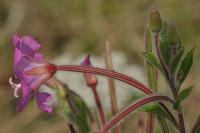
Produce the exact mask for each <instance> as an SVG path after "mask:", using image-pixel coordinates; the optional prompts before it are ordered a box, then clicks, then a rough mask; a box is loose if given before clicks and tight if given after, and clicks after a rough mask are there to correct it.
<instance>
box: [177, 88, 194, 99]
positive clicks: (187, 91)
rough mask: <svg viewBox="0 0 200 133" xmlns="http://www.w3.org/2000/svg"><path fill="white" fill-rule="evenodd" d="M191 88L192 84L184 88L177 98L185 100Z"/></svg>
mask: <svg viewBox="0 0 200 133" xmlns="http://www.w3.org/2000/svg"><path fill="white" fill-rule="evenodd" d="M192 89H193V86H190V87H188V88H186V89H184V90H182V91H181V92H180V94H179V96H178V98H179V99H180V100H181V101H182V100H185V99H186V98H187V97H188V96H189V95H190V93H191V92H192Z"/></svg>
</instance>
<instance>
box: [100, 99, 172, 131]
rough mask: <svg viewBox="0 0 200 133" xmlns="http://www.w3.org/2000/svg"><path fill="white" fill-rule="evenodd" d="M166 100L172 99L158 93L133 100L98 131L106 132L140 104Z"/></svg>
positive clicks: (170, 100)
mask: <svg viewBox="0 0 200 133" xmlns="http://www.w3.org/2000/svg"><path fill="white" fill-rule="evenodd" d="M161 100H163V101H168V102H171V103H173V100H172V99H170V98H169V97H167V96H160V95H151V96H148V97H145V98H142V99H140V100H138V101H136V102H134V103H133V104H132V105H130V106H128V107H127V108H125V109H124V110H123V111H122V112H120V113H119V114H117V115H116V116H114V117H113V118H112V119H111V120H110V121H109V122H107V124H106V125H105V126H104V127H103V128H102V129H101V130H100V133H106V132H107V131H108V130H109V129H110V128H112V127H113V126H114V125H115V124H116V123H118V122H119V121H120V120H122V119H124V118H125V117H126V116H127V115H128V114H130V113H131V112H132V111H134V110H135V109H137V108H139V107H141V106H142V105H145V104H147V103H151V102H155V101H161Z"/></svg>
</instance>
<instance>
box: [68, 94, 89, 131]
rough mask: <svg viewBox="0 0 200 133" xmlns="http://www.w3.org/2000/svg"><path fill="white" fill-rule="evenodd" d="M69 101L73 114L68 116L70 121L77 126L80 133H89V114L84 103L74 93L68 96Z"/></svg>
mask: <svg viewBox="0 0 200 133" xmlns="http://www.w3.org/2000/svg"><path fill="white" fill-rule="evenodd" d="M67 101H68V104H69V106H70V107H71V112H70V114H69V115H68V117H69V119H70V121H72V122H73V123H75V124H76V126H77V127H78V129H79V132H80V133H86V132H89V131H90V129H89V123H88V114H87V113H88V112H87V106H86V104H85V103H84V101H83V100H82V99H81V98H80V97H79V96H78V95H77V94H75V93H73V92H70V94H69V95H68V96H67Z"/></svg>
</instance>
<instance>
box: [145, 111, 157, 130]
mask: <svg viewBox="0 0 200 133" xmlns="http://www.w3.org/2000/svg"><path fill="white" fill-rule="evenodd" d="M154 119H155V117H154V115H153V114H152V113H148V119H147V128H146V133H153V126H154Z"/></svg>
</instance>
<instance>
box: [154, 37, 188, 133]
mask: <svg viewBox="0 0 200 133" xmlns="http://www.w3.org/2000/svg"><path fill="white" fill-rule="evenodd" d="M158 35H159V34H158V33H154V40H155V47H156V51H157V55H158V58H159V60H160V63H161V65H162V68H163V70H164V72H165V76H166V79H167V80H168V81H169V85H170V88H171V91H172V94H173V97H174V99H176V98H177V97H178V92H177V89H176V87H175V84H174V80H172V78H171V77H172V76H170V73H169V71H168V69H167V68H166V65H165V62H164V61H163V59H162V56H161V54H160V50H159V47H158ZM180 106H181V105H180ZM177 113H178V118H179V131H180V133H185V124H184V118H183V113H182V111H178V112H177Z"/></svg>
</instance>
